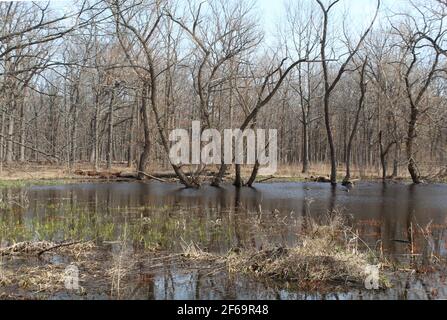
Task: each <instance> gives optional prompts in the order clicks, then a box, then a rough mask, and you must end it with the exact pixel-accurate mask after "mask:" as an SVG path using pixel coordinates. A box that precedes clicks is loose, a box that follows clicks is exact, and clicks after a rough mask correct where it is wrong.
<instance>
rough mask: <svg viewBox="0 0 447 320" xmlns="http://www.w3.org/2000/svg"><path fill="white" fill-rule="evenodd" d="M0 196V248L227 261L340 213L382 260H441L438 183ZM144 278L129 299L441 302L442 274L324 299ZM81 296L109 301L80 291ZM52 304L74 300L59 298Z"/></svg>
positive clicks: (239, 283) (219, 281) (284, 241)
mask: <svg viewBox="0 0 447 320" xmlns="http://www.w3.org/2000/svg"><path fill="white" fill-rule="evenodd" d="M0 194H1V196H2V199H3V201H2V203H4V202H5V201H6V200H7V201H8V203H9V205H8V206H2V207H1V208H0V222H1V224H0V226H1V229H0V231H1V233H0V237H1V240H2V243H3V245H7V244H10V243H12V242H17V241H25V240H51V241H63V240H66V239H82V240H94V241H97V242H98V243H102V245H103V246H104V249H105V250H108V251H110V252H111V255H113V252H114V250H116V248H115V245H114V243H115V242H116V241H122V240H123V239H125V240H126V242H127V243H128V244H129V247H128V248H127V250H128V254H129V255H132V253H134V252H137V251H138V252H144V251H145V250H148V249H153V248H158V249H161V250H168V251H169V252H173V253H176V252H177V253H178V252H182V250H183V248H184V247H185V245H188V244H190V243H194V244H196V245H197V246H198V247H200V248H201V249H203V250H204V251H207V252H212V253H226V252H228V250H230V249H232V248H238V247H244V248H247V247H252V248H253V247H254V248H258V249H260V248H263V247H266V246H272V245H277V246H291V245H294V244H295V243H296V242H297V241H298V233H299V231H300V228H302V227H303V225H302V221H303V218H305V217H314V218H318V217H323V216H325V215H327V214H328V213H329V212H334V211H338V212H340V213H342V214H344V215H346V216H347V217H348V220H349V223H351V224H352V225H353V226H355V230H356V231H358V233H359V235H360V237H361V238H362V239H363V240H364V241H365V242H366V243H367V244H368V246H369V247H371V248H374V249H375V250H379V249H380V250H381V252H383V253H384V254H385V255H386V256H387V257H389V259H390V260H396V261H401V260H404V259H408V257H409V254H410V253H412V254H413V255H414V256H417V255H420V256H423V257H424V256H428V255H432V254H434V255H435V256H437V257H441V258H442V257H444V258H445V257H446V256H447V185H444V184H431V185H419V186H414V185H406V184H399V183H389V184H382V183H360V184H358V185H357V186H356V187H355V188H353V189H352V190H348V189H346V188H344V187H341V186H340V187H337V188H336V189H334V188H332V187H331V186H330V185H327V184H318V183H272V184H260V185H257V186H256V188H253V189H252V188H243V189H240V190H238V189H235V188H234V187H232V186H225V187H223V188H219V189H217V188H212V187H204V188H202V189H201V190H191V189H184V188H182V187H181V186H179V185H174V184H161V183H155V182H154V183H138V182H132V183H84V184H69V185H60V186H35V187H29V188H24V189H19V190H18V189H4V190H0ZM428 231H429V232H428ZM411 243H412V244H413V245H412V246H411V245H410V244H411ZM4 263H5V262H4ZM6 263H7V262H6ZM15 263H17V262H15ZM141 268H142V269H144V266H143V267H141ZM142 273H144V279H145V280H144V281H140V280H141V275H139V276H138V277H136V279H137V280H135V282H134V283H131V284H130V287H131V290H130V293H129V294H128V295H127V296H126V297H127V298H133V299H431V298H447V284H446V279H445V275H444V274H443V273H440V272H436V273H431V274H425V275H419V274H411V275H408V276H405V277H403V278H402V279H398V278H396V279H394V283H393V288H392V289H388V290H385V291H368V290H363V289H361V288H360V289H353V290H350V291H348V292H341V293H331V294H327V293H326V294H318V293H312V294H308V293H305V292H299V291H295V290H294V289H293V286H291V287H289V288H283V287H281V286H278V285H277V284H271V283H263V282H260V281H255V280H253V279H248V278H245V277H242V276H232V277H230V276H228V275H227V274H226V273H225V272H210V270H205V271H204V270H198V269H197V270H194V269H190V268H188V269H186V268H182V266H179V265H167V266H165V267H164V268H162V269H159V270H157V271H151V272H148V271H147V270H146V271H144V272H143V271H142ZM148 274H149V276H148ZM138 279H140V280H138ZM148 279H149V280H148ZM1 290H2V289H1V287H0V292H1ZM83 297H84V298H85V297H87V298H108V295H107V293H104V294H98V293H95V294H90V293H89V292H87V293H86V295H85V296H83ZM50 298H57V299H63V298H77V297H74V296H72V295H70V294H68V293H67V295H57V296H54V297H50ZM81 298H82V297H81Z"/></svg>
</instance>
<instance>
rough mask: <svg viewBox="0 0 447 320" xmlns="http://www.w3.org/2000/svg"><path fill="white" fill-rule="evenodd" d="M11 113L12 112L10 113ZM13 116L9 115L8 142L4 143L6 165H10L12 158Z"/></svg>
mask: <svg viewBox="0 0 447 320" xmlns="http://www.w3.org/2000/svg"><path fill="white" fill-rule="evenodd" d="M11 112H12V111H11ZM13 138H14V116H13V115H12V114H11V115H9V123H8V141H7V142H6V144H7V147H6V163H7V164H11V163H12V162H13V157H14V144H13V142H12V141H13Z"/></svg>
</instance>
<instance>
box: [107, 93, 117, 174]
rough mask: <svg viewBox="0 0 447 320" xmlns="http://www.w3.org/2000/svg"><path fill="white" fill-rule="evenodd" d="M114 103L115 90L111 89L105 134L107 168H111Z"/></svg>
mask: <svg viewBox="0 0 447 320" xmlns="http://www.w3.org/2000/svg"><path fill="white" fill-rule="evenodd" d="M114 103H115V90H114V89H112V96H111V97H110V104H109V123H108V125H109V128H108V132H107V133H108V136H107V169H109V170H110V169H112V152H113V104H114Z"/></svg>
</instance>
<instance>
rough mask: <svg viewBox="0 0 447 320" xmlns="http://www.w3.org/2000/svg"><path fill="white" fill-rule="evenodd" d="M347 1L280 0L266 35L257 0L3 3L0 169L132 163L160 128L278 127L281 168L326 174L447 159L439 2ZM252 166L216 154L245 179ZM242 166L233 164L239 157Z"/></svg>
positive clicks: (439, 169) (157, 160) (432, 168)
mask: <svg viewBox="0 0 447 320" xmlns="http://www.w3.org/2000/svg"><path fill="white" fill-rule="evenodd" d="M343 2H344V1H342V0H336V1H323V0H300V1H288V2H287V1H286V2H285V3H284V4H283V7H284V10H283V12H284V14H283V16H281V18H280V19H279V20H278V23H277V27H276V30H274V32H271V34H269V35H267V31H266V30H265V28H264V27H263V25H262V21H261V19H260V18H259V10H258V8H257V5H256V2H255V1H249V0H247V1H245V0H244V1H225V0H207V1H195V0H188V1H186V0H185V1H170V0H138V1H134V0H98V1H95V0H88V1H87V0H86V1H76V2H73V3H72V4H70V5H69V6H65V7H64V8H62V9H61V8H59V7H58V6H56V5H54V4H52V3H51V2H50V3H47V2H43V1H39V2H0V162H1V164H0V166H1V168H0V170H5V168H8V167H15V166H18V165H20V164H25V163H36V164H45V165H60V166H65V167H66V168H68V169H69V170H76V168H78V166H80V165H83V166H84V167H88V168H91V170H100V169H102V170H106V169H111V168H112V167H114V166H121V167H129V168H130V169H132V170H134V172H137V173H138V178H141V179H142V178H144V177H146V176H151V174H152V173H153V172H154V170H158V171H160V170H165V171H166V170H169V171H171V172H173V173H175V176H176V177H177V179H178V180H179V181H180V182H181V183H182V184H184V185H185V186H187V187H198V186H200V185H202V184H203V183H204V182H203V180H202V178H201V177H202V176H203V175H205V174H210V168H205V167H204V166H196V167H186V166H177V165H175V164H171V163H170V160H169V156H168V155H169V149H170V146H171V142H170V141H169V132H170V131H171V130H173V129H175V128H185V129H189V128H190V127H191V122H192V121H195V120H199V121H201V125H202V128H201V129H202V130H204V129H207V128H214V129H217V130H223V129H224V128H240V129H242V130H244V129H247V128H256V127H259V128H274V129H278V150H279V162H280V167H288V168H291V170H292V171H293V172H295V173H296V174H310V172H315V170H316V169H315V167H316V166H320V167H321V168H323V169H321V170H320V172H317V173H318V174H320V175H323V176H326V175H328V174H330V175H329V176H328V182H331V183H332V184H337V183H341V182H345V183H349V181H351V180H352V179H353V178H362V177H363V176H365V175H366V172H367V171H368V170H370V171H371V170H372V171H373V172H374V173H375V175H376V178H383V179H391V178H397V177H400V176H404V177H405V176H406V177H411V179H412V181H413V182H414V183H417V184H419V183H421V182H423V181H424V180H425V179H428V178H430V177H431V178H433V177H443V176H444V177H445V175H446V169H447V121H446V120H447V108H446V102H447V94H446V92H447V91H446V89H447V65H446V62H447V59H446V58H447V27H446V16H447V2H446V1H445V0H430V1H407V2H405V5H403V6H401V8H400V9H399V11H397V12H392V11H391V10H386V4H385V3H381V1H379V0H377V2H376V4H375V6H374V10H375V11H374V12H371V14H370V15H369V18H368V20H364V21H360V23H359V25H358V27H356V28H353V27H352V25H351V24H352V21H353V20H352V17H350V15H349V10H347V9H346V7H344V6H343ZM258 167H259V166H258V164H257V165H255V166H254V168H253V167H249V168H245V167H244V168H241V166H239V165H236V166H227V165H225V164H221V165H220V166H216V167H215V168H212V170H211V174H212V179H211V180H210V183H211V184H213V185H214V186H219V185H220V184H221V183H222V181H223V178H224V176H225V175H226V174H227V173H231V174H232V177H233V178H232V179H233V182H234V183H235V184H236V185H238V186H242V185H244V184H248V185H252V184H253V183H254V182H255V181H256V176H257V170H258V169H259V168H258ZM242 169H244V170H242Z"/></svg>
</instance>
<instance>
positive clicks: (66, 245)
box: [37, 241, 85, 257]
mask: <svg viewBox="0 0 447 320" xmlns="http://www.w3.org/2000/svg"><path fill="white" fill-rule="evenodd" d="M84 242H85V241H75V242H69V243H61V244H58V245H55V246H53V247H51V248H48V249H45V250H42V251H40V252H39V253H38V254H37V256H38V257H40V256H41V255H42V254H44V253H46V252H48V251H51V250H55V249H59V248H63V247H70V246H74V245H76V244H80V243H84Z"/></svg>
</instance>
